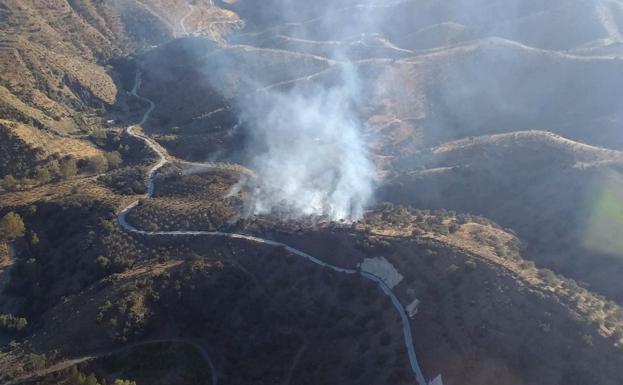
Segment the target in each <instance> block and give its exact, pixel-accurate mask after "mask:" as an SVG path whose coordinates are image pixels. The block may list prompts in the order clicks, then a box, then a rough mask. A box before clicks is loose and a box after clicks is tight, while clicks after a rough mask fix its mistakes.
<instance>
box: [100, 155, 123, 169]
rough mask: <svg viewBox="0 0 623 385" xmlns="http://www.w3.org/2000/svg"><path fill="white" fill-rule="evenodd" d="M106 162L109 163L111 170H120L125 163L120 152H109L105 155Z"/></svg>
mask: <svg viewBox="0 0 623 385" xmlns="http://www.w3.org/2000/svg"><path fill="white" fill-rule="evenodd" d="M104 156H105V157H106V160H107V161H108V167H109V168H110V169H115V168H119V166H121V163H123V159H122V158H121V154H120V153H119V151H113V152H107V153H105V154H104Z"/></svg>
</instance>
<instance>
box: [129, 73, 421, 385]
mask: <svg viewBox="0 0 623 385" xmlns="http://www.w3.org/2000/svg"><path fill="white" fill-rule="evenodd" d="M140 82H141V79H140V74H137V77H136V82H135V86H134V88H133V89H132V94H133V95H135V96H137V97H138V98H140V99H142V100H144V101H147V102H148V103H149V106H150V107H149V109H148V110H147V111H146V112H145V115H144V116H143V119H142V120H141V122H140V123H139V125H142V124H144V123H145V122H146V121H147V119H149V115H150V114H151V112H152V111H153V110H154V108H155V104H154V103H153V102H152V101H151V100H149V99H147V98H144V97H142V96H139V95H138V88H139V86H140ZM127 133H128V134H129V135H132V136H134V137H136V138H138V139H141V140H143V141H145V143H146V144H147V145H148V146H149V147H150V148H151V149H152V150H153V151H154V152H155V153H156V154H157V155H158V157H159V160H158V162H157V163H156V164H155V165H154V166H152V167H151V169H150V170H149V172H148V174H147V186H148V188H147V193H146V194H145V198H151V197H152V196H153V193H154V189H155V187H154V186H155V175H156V173H157V171H158V170H159V169H160V168H161V167H162V166H164V165H165V164H166V163H167V162H168V160H167V159H168V157H169V156H168V154H167V152H166V150H165V149H164V148H162V147H161V146H160V145H158V144H157V143H156V142H154V141H153V140H152V139H151V138H149V137H147V136H145V135H142V134H138V133H136V132H135V126H131V127H128V129H127ZM207 165H209V164H207ZM138 204H139V201H138V200H137V201H135V202H133V203H131V204H130V205H129V206H128V207H126V208H125V209H123V210H122V211H121V213H120V214H119V217H118V220H119V225H120V226H121V227H122V228H123V229H125V230H126V231H128V232H131V233H135V234H140V235H144V236H210V237H225V238H231V239H244V240H247V241H250V242H255V243H259V244H264V245H269V246H275V247H282V248H284V249H285V250H286V251H288V252H290V253H292V254H294V255H298V256H299V257H301V258H304V259H306V260H308V261H310V262H312V263H315V264H317V265H320V266H322V267H326V268H328V269H331V270H333V271H336V272H338V273H344V274H360V275H361V276H362V277H364V278H367V279H369V280H371V281H373V282H375V283H376V284H377V285H378V286H379V287H380V288H381V290H382V291H383V293H385V295H387V296H388V297H389V298H390V299H391V301H392V303H393V305H394V307H395V308H396V311H397V312H398V313H399V315H400V319H401V321H402V329H403V337H404V342H405V346H406V348H407V353H408V356H409V362H410V364H411V369H412V371H413V374H414V375H415V378H416V380H417V382H418V384H419V385H426V384H427V382H426V379H425V377H424V374H423V373H422V369H421V368H420V365H419V363H418V360H417V355H416V353H415V346H414V345H413V336H412V334H411V324H410V321H409V317H408V316H407V313H406V311H405V308H404V306H403V305H402V303H401V302H400V300H399V299H398V297H397V296H396V295H395V294H394V292H393V291H392V290H391V289H390V288H389V286H387V284H386V283H385V282H384V281H383V279H382V278H380V277H378V276H375V275H373V274H371V273H368V272H364V271H360V270H355V269H349V268H344V267H339V266H335V265H332V264H330V263H327V262H324V261H322V260H320V259H318V258H316V257H314V256H312V255H309V254H307V253H305V252H304V251H301V250H298V249H295V248H293V247H291V246H289V245H286V244H284V243H281V242H276V241H272V240H269V239H263V238H259V237H254V236H251V235H245V234H236V233H224V232H220V231H196V230H177V231H145V230H140V229H137V228H136V227H134V226H132V225H131V224H130V223H128V221H127V216H128V214H129V212H130V211H132V210H133V209H134V208H135V207H136V206H138Z"/></svg>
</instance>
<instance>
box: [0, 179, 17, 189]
mask: <svg viewBox="0 0 623 385" xmlns="http://www.w3.org/2000/svg"><path fill="white" fill-rule="evenodd" d="M18 185H19V182H18V180H17V179H15V177H14V176H13V175H7V176H5V177H4V178H3V179H2V188H3V189H5V190H7V191H15V190H16V189H17V187H18Z"/></svg>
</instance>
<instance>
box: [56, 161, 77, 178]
mask: <svg viewBox="0 0 623 385" xmlns="http://www.w3.org/2000/svg"><path fill="white" fill-rule="evenodd" d="M77 173H78V166H77V164H76V160H75V159H73V158H68V159H65V160H64V161H62V162H61V164H60V167H59V175H60V177H61V179H63V180H67V179H70V178H73V177H74V176H76V174H77Z"/></svg>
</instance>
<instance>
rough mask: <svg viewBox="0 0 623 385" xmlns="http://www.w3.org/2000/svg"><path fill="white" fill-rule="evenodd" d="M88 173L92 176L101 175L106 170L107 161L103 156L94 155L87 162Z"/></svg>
mask: <svg viewBox="0 0 623 385" xmlns="http://www.w3.org/2000/svg"><path fill="white" fill-rule="evenodd" d="M88 167H89V171H91V172H92V173H94V174H101V173H103V172H106V171H107V170H108V160H107V159H106V157H105V156H103V155H95V156H92V157H90V158H89V160H88Z"/></svg>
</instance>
